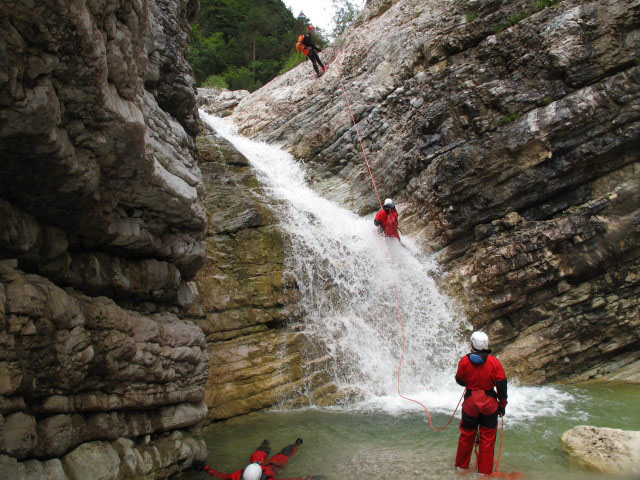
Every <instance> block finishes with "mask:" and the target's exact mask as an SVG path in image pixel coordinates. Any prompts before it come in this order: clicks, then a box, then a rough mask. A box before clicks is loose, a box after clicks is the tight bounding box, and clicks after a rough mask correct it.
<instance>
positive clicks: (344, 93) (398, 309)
mask: <svg viewBox="0 0 640 480" xmlns="http://www.w3.org/2000/svg"><path fill="white" fill-rule="evenodd" d="M340 53H341V51H340V50H338V53H337V54H338V55H340ZM338 79H339V81H340V87H341V89H342V96H343V98H344V102H345V104H346V105H347V108H348V110H349V116H350V117H351V122H352V123H353V127H354V129H355V131H356V136H357V137H358V143H359V145H360V152H361V154H362V158H363V159H364V163H365V165H366V167H367V171H368V172H369V178H370V179H371V185H372V186H373V189H374V191H375V194H376V198H377V200H378V204H379V205H380V207H382V201H381V199H380V193H379V191H378V185H377V184H376V181H375V178H374V176H373V170H372V168H371V164H370V162H369V159H368V158H367V154H366V152H365V150H364V145H363V143H362V137H361V136H360V131H359V130H358V125H357V123H356V120H355V117H354V115H353V109H352V108H351V102H350V101H349V97H348V95H347V91H346V88H345V86H344V81H343V79H342V73H341V71H340V69H338ZM384 252H385V257H386V259H387V261H388V262H389V265H390V267H391V269H392V270H395V265H394V262H393V259H392V258H391V255H390V253H389V250H388V249H387V248H386V244H385V246H384ZM393 291H394V296H395V300H396V316H397V318H398V321H399V323H400V328H401V331H402V352H401V356H400V362H399V363H398V383H397V392H398V395H399V396H400V397H401V398H403V399H405V400H408V401H410V402H413V403H416V404H418V405H419V406H420V407H422V409H423V410H424V411H425V413H426V415H427V419H428V421H429V427H430V428H431V429H432V430H433V431H435V432H440V431H442V430H444V429H445V428H447V427H448V426H449V424H450V423H451V421H452V420H453V418H454V416H455V414H456V412H457V411H458V408H459V407H460V403H461V402H462V399H463V398H464V394H465V392H466V389H465V390H464V391H463V392H462V395H461V396H460V400H458V404H457V405H456V408H455V409H454V411H453V413H452V414H451V417H449V420H448V421H447V423H446V424H445V425H444V426H443V427H441V428H435V427H434V426H433V421H432V419H431V412H430V411H429V409H428V408H427V407H426V406H425V405H424V404H423V403H422V402H420V401H419V400H415V399H413V398H410V397H407V396H405V395H403V394H402V391H401V373H402V364H403V362H404V358H405V352H406V343H407V341H406V334H405V327H404V318H403V316H402V310H401V307H400V296H399V294H398V286H397V284H396V282H395V281H394V284H393ZM503 441H504V418H502V428H501V435H500V448H499V451H498V458H497V461H496V463H495V468H494V472H493V473H492V474H491V476H495V477H508V478H518V477H519V475H520V474H519V472H511V473H504V472H500V471H499V467H500V457H501V454H502V447H503ZM476 463H477V452H476Z"/></svg>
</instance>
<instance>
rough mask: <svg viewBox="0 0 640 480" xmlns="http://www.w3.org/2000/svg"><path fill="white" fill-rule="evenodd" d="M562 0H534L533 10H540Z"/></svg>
mask: <svg viewBox="0 0 640 480" xmlns="http://www.w3.org/2000/svg"><path fill="white" fill-rule="evenodd" d="M561 1H562V0H536V2H535V3H534V4H533V10H534V11H535V12H539V11H540V10H544V9H545V8H547V7H551V6H553V5H555V4H557V3H560V2H561Z"/></svg>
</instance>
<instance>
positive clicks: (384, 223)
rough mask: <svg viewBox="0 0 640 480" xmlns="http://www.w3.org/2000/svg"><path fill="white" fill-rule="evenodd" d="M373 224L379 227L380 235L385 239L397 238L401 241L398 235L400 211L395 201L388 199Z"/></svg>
mask: <svg viewBox="0 0 640 480" xmlns="http://www.w3.org/2000/svg"><path fill="white" fill-rule="evenodd" d="M373 224H374V225H375V226H376V227H378V232H379V233H380V235H383V236H385V237H395V238H397V239H398V240H400V234H399V233H398V211H397V210H396V206H395V204H394V203H393V200H391V199H390V198H387V199H386V200H385V201H384V204H383V205H382V208H381V209H380V211H379V212H378V213H377V214H376V218H375V219H374V220H373Z"/></svg>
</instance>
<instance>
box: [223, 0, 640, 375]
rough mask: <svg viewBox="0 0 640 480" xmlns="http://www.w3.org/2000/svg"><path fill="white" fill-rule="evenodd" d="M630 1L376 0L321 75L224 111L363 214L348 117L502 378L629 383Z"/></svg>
mask: <svg viewBox="0 0 640 480" xmlns="http://www.w3.org/2000/svg"><path fill="white" fill-rule="evenodd" d="M639 17H640V2H639V1H638V0H606V1H598V2H595V1H594V2H584V1H577V0H564V1H562V2H557V3H554V4H549V3H545V2H537V3H535V4H534V5H532V4H531V2H529V1H526V0H523V1H508V2H507V1H500V0H498V1H492V2H480V1H461V0H451V1H446V2H435V1H433V2H424V1H420V0H393V1H370V2H368V3H367V8H365V11H364V12H363V14H362V15H361V16H360V17H359V18H358V20H356V22H355V26H354V27H353V28H351V29H349V30H347V32H346V33H345V35H344V38H343V39H341V40H340V41H339V42H338V44H340V47H339V48H338V47H336V48H335V49H334V51H333V52H327V51H325V52H323V55H325V57H326V58H328V59H331V57H332V56H335V60H333V61H332V63H331V65H330V68H329V70H328V71H327V73H326V74H325V75H323V77H322V78H320V79H317V80H316V79H313V80H311V79H310V78H309V76H308V73H309V66H308V65H307V64H303V65H300V66H298V67H297V68H295V69H293V70H292V71H290V72H288V73H287V74H285V75H283V76H281V77H279V78H277V79H275V80H274V81H272V82H270V83H269V84H268V85H266V86H265V87H263V88H262V89H260V90H258V91H257V92H254V93H253V94H252V95H250V96H249V97H247V98H245V99H244V100H243V101H242V102H241V103H240V104H239V105H238V107H236V109H235V111H234V113H233V119H234V121H235V122H236V124H237V125H238V126H239V128H240V130H241V131H242V132H243V133H245V134H247V135H252V136H254V137H256V138H259V139H263V140H267V141H276V142H279V143H281V144H283V145H284V146H285V147H286V148H288V149H289V150H290V151H291V152H292V153H293V154H294V155H296V156H297V157H299V158H302V159H304V160H305V161H306V162H307V165H308V166H309V167H310V169H311V170H312V180H313V181H314V183H315V185H316V187H317V188H318V189H319V190H321V191H322V192H324V194H325V195H327V196H329V197H331V198H332V199H335V200H337V201H340V202H342V203H345V204H347V205H351V207H352V208H353V209H354V210H356V211H358V212H360V213H362V214H369V213H371V212H373V211H374V209H375V207H376V206H377V200H376V198H375V193H374V191H373V189H372V188H371V184H370V181H369V175H368V172H367V170H366V167H365V166H364V164H363V162H362V158H361V155H360V152H359V148H360V145H359V141H358V133H359V135H360V137H361V138H362V141H363V145H364V148H365V151H366V154H367V157H368V160H369V162H370V163H371V165H372V171H373V173H374V176H375V178H376V180H377V182H378V189H379V191H380V195H381V196H383V198H384V197H394V198H395V199H396V201H397V203H398V204H399V209H400V216H401V223H402V225H403V231H404V232H405V233H407V234H410V235H412V236H413V237H414V238H417V239H419V240H421V241H422V242H423V243H424V245H425V248H427V249H430V250H432V251H434V252H435V253H436V254H437V256H438V258H439V259H440V261H441V262H442V264H443V265H444V269H445V274H444V275H443V278H442V279H441V281H442V286H443V288H445V289H447V290H448V291H449V292H451V293H452V294H454V295H456V296H457V297H458V298H459V299H460V300H461V301H462V303H463V304H464V305H465V306H466V312H467V315H468V317H469V318H470V320H471V321H472V323H473V325H474V327H476V328H483V329H485V330H486V331H487V332H488V333H489V334H490V335H491V337H492V338H493V346H494V347H497V350H498V351H500V352H501V355H502V357H501V358H503V359H504V360H505V363H506V364H507V366H508V367H509V369H510V372H511V374H514V373H515V374H517V375H518V376H519V377H520V378H521V379H522V380H525V381H529V382H543V381H550V380H557V379H566V378H581V379H584V378H592V377H604V378H611V377H612V376H615V377H616V378H617V379H626V380H636V381H637V380H638V376H637V372H638V360H640V357H639V355H638V353H637V352H638V345H639V343H640V338H639V337H638V333H637V332H638V330H639V328H638V327H639V324H638V321H639V318H640V304H639V302H638V298H640V295H639V294H640V276H639V275H638V270H639V267H640V258H639V253H640V249H639V248H638V246H639V241H640V227H639V223H640V210H639V207H640V202H639V201H638V200H639V197H640V187H639V181H638V178H639V176H640V162H639V154H638V152H640V149H639V148H638V147H639V146H640V123H639V120H640V116H639V115H640V114H639V112H640V67H639V66H638V63H639V59H638V52H639V51H640V43H639V42H640V40H639V39H640V31H639V30H638V26H639V25H640V21H639V20H640V18H639ZM343 85H344V90H345V93H344V94H343V91H342V86H343ZM347 101H348V103H347ZM349 106H350V107H351V108H352V112H353V115H354V117H355V121H356V123H357V128H358V132H356V129H355V128H354V126H353V125H352V123H351V117H350V113H349ZM532 364H535V365H536V368H532Z"/></svg>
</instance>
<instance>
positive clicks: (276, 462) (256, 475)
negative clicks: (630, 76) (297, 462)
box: [192, 438, 325, 480]
mask: <svg viewBox="0 0 640 480" xmlns="http://www.w3.org/2000/svg"><path fill="white" fill-rule="evenodd" d="M301 444H302V439H301V438H298V439H297V440H296V441H295V443H292V444H290V445H287V446H286V447H284V448H283V449H282V450H280V453H278V454H277V455H274V456H273V457H271V458H270V459H269V460H267V457H268V456H269V452H270V451H271V447H270V446H269V440H263V441H262V443H261V444H260V446H259V447H258V448H257V449H256V451H255V452H253V453H252V454H251V456H250V457H249V462H251V463H249V465H247V466H246V467H245V468H243V469H240V470H237V471H235V472H233V473H221V472H218V471H216V470H214V469H213V468H211V467H209V466H208V465H205V464H204V463H203V462H199V461H195V462H193V465H192V467H193V469H194V470H199V471H203V472H206V473H207V474H209V475H211V476H212V477H216V478H222V479H226V480H273V479H274V478H275V476H276V475H277V473H278V470H281V469H283V468H284V467H285V465H286V464H287V461H288V460H289V459H290V458H291V457H292V456H293V454H294V453H296V450H297V449H298V447H299V446H300V445H301ZM280 480H325V477H323V476H317V475H315V476H313V475H312V476H307V477H295V478H288V479H287V478H282V479H280Z"/></svg>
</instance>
